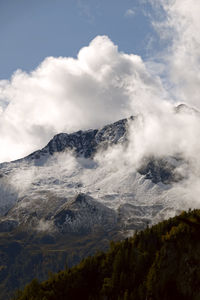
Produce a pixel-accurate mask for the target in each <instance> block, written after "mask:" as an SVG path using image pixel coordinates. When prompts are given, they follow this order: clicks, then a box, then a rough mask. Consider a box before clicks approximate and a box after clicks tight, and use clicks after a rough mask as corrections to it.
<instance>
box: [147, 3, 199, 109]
mask: <svg viewBox="0 0 200 300" xmlns="http://www.w3.org/2000/svg"><path fill="white" fill-rule="evenodd" d="M151 2H152V3H153V5H154V6H155V8H156V10H157V11H158V7H159V6H160V7H161V8H162V14H161V16H162V20H161V21H159V22H155V23H154V25H155V26H156V29H157V30H158V32H159V33H160V36H161V37H162V38H163V37H164V38H166V39H168V42H169V44H168V45H169V46H168V48H167V51H164V59H165V65H166V67H167V72H168V75H169V80H170V81H171V84H172V86H173V88H174V89H173V92H174V95H175V96H176V98H179V99H182V101H184V102H187V103H190V104H192V105H194V106H196V107H200V101H199V94H200V52H199V48H200V30H199V28H200V18H199V11H200V2H199V1H196V0H191V1H189V2H188V1H187V0H175V1H169V0H168V1H161V0H151Z"/></svg>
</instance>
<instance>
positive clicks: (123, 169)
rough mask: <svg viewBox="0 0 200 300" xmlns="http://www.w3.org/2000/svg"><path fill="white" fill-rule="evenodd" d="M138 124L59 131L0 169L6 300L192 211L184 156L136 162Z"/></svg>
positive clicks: (0, 268) (1, 275) (0, 269)
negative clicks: (50, 273) (40, 146)
mask: <svg viewBox="0 0 200 300" xmlns="http://www.w3.org/2000/svg"><path fill="white" fill-rule="evenodd" d="M185 109H187V108H186V107H185V106H180V107H177V108H176V110H175V113H176V114H181V113H182V111H183V112H185ZM189 113H194V112H193V111H192V112H191V110H190V112H189ZM195 113H196V112H195ZM137 126H138V117H131V118H129V119H124V120H120V121H117V122H115V123H113V124H110V125H107V126H105V127H103V128H101V129H94V130H93V129H91V130H87V131H78V132H75V133H70V134H67V133H61V134H58V135H56V136H54V137H53V139H52V140H51V141H50V142H49V143H48V144H47V145H46V146H45V147H44V148H43V149H41V150H38V151H36V152H34V153H32V154H30V155H28V156H27V157H25V158H22V159H19V160H17V161H13V162H8V163H2V164H0V258H1V265H0V281H1V283H0V288H1V291H2V292H1V293H0V298H1V297H2V299H4V298H5V295H7V294H8V293H9V292H8V291H11V292H12V291H13V290H14V289H15V288H17V287H22V286H23V285H24V284H25V283H26V282H28V281H29V280H31V278H33V277H35V276H37V277H38V278H39V279H45V278H47V274H48V271H49V270H52V271H57V270H58V269H60V268H62V266H63V264H65V262H66V261H67V263H68V264H69V265H70V266H71V265H73V264H75V263H77V262H79V261H80V259H81V258H83V257H85V256H87V255H89V254H93V253H94V252H95V251H96V250H98V249H103V250H105V249H106V248H107V247H108V244H109V240H113V239H114V240H117V239H121V238H123V237H126V236H129V235H131V234H132V233H133V232H134V231H135V230H140V229H143V228H145V227H147V226H148V225H151V224H155V223H157V222H158V221H160V220H163V219H167V218H168V217H171V216H174V215H175V214H177V213H179V212H180V211H182V210H183V208H184V209H188V208H189V207H190V203H188V201H187V200H188V199H187V197H186V198H185V193H184V190H182V185H184V179H185V176H186V175H187V174H186V175H185V174H183V173H181V172H180V170H181V167H182V165H184V164H187V162H185V161H184V160H183V158H182V157H181V156H180V155H177V156H173V157H171V156H168V157H163V156H162V157H152V156H146V157H144V158H143V159H142V161H141V163H140V164H139V165H135V164H134V163H132V159H131V157H134V155H135V153H134V148H132V146H131V142H132V140H131V135H130V132H133V131H137V129H138V127H137ZM177 189H178V193H179V196H180V197H178V198H177ZM22 266H23V267H22ZM30 270H32V272H31V273H30ZM11 274H12V275H11Z"/></svg>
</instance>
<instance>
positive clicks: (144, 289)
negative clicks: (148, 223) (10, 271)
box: [15, 210, 200, 300]
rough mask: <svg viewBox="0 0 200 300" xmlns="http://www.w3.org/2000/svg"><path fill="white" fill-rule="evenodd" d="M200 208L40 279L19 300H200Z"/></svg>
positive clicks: (17, 297)
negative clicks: (41, 280) (43, 279)
mask: <svg viewBox="0 0 200 300" xmlns="http://www.w3.org/2000/svg"><path fill="white" fill-rule="evenodd" d="M199 233H200V210H194V211H189V212H187V213H186V212H183V213H182V214H181V215H180V216H177V217H174V218H171V219H169V220H167V221H163V222H160V223H159V224H157V225H155V226H153V227H151V228H146V229H145V230H144V231H141V232H139V233H136V234H135V235H134V236H133V237H132V238H127V239H126V240H124V241H122V242H116V243H111V246H110V249H109V250H108V252H106V253H103V252H99V253H97V254H96V255H94V256H91V257H88V258H86V259H84V260H83V261H82V262H81V263H80V264H78V265H77V266H75V267H72V268H66V269H65V270H64V271H60V272H59V273H57V274H51V275H50V277H49V279H48V280H47V281H44V282H42V283H39V282H38V280H37V279H34V280H33V281H32V282H31V283H30V284H28V285H27V286H26V287H25V289H24V291H22V292H18V294H17V295H16V297H15V300H26V299H29V300H33V299H34V300H44V299H46V300H63V299H71V300H73V299H74V300H76V299H85V300H86V299H87V300H89V299H96V300H97V299H107V300H109V299H113V300H116V299H120V300H121V299H122V300H125V299H130V300H134V299H135V300H160V299H163V300H172V299H176V300H178V299H180V300H186V299H187V300H188V299H190V300H198V299H200V240H199Z"/></svg>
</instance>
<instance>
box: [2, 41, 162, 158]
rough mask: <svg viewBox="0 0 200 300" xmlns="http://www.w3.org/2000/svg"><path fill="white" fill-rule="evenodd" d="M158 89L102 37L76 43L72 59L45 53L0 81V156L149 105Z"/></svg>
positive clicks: (132, 59) (136, 60)
mask: <svg viewBox="0 0 200 300" xmlns="http://www.w3.org/2000/svg"><path fill="white" fill-rule="evenodd" d="M162 94H163V91H162V85H161V82H160V79H159V78H157V77H156V76H152V75H151V74H150V73H149V72H148V71H147V69H146V67H145V64H144V62H143V61H142V59H141V58H140V57H139V56H137V55H133V54H131V55H127V54H124V53H122V52H119V51H118V48H117V46H115V45H114V44H113V43H112V42H111V40H110V39H109V38H108V37H106V36H98V37H96V38H95V39H94V40H93V41H92V42H91V43H90V45H89V46H88V47H84V48H82V49H81V50H80V52H79V54H78V57H77V59H73V58H69V57H58V58H54V57H47V58H46V59H45V60H44V61H43V62H42V63H41V65H39V66H38V68H37V69H36V70H34V71H33V72H32V73H30V74H28V73H25V72H23V71H21V70H18V71H16V72H15V73H14V74H13V76H12V78H11V80H10V81H0V103H2V107H1V114H0V144H1V147H0V161H5V160H13V159H17V158H20V157H23V156H25V155H26V154H29V153H30V152H32V151H34V150H36V149H38V148H40V147H42V146H44V145H45V144H46V143H47V142H48V141H49V139H50V138H51V137H52V136H53V135H54V134H56V133H59V132H72V131H75V130H79V129H84V128H92V127H93V128H94V127H99V126H102V125H104V124H106V123H109V122H112V121H115V120H118V119H120V118H124V117H126V116H129V115H131V114H133V113H134V114H135V113H137V112H138V111H141V109H142V110H144V107H152V109H153V106H154V105H155V103H157V102H158V99H159V101H160V97H162ZM142 103H143V104H142ZM144 103H146V105H144Z"/></svg>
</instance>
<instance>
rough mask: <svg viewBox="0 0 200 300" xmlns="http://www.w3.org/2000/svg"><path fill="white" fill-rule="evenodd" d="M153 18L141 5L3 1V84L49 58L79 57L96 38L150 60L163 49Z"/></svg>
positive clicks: (124, 0)
mask: <svg viewBox="0 0 200 300" xmlns="http://www.w3.org/2000/svg"><path fill="white" fill-rule="evenodd" d="M150 12H151V8H150V6H149V5H148V4H147V3H146V4H145V3H143V1H141V0H140V1H137V0H109V1H108V0H107V1H106V0H101V1H100V0H84V1H83V0H34V1H32V0H17V1H16V0H1V1H0V36H1V46H0V79H9V78H10V76H11V75H12V73H13V72H14V71H15V70H16V69H18V68H20V69H22V70H25V71H31V70H33V69H34V68H36V67H37V66H38V64H39V63H41V62H42V61H43V59H44V58H45V57H47V56H55V57H57V56H72V57H76V55H77V53H78V51H79V50H80V48H82V47H83V46H86V45H88V44H89V42H90V41H91V40H92V39H93V38H95V37H96V36H97V35H108V36H109V37H110V39H111V40H112V41H113V42H114V43H115V44H117V45H118V47H119V50H120V51H124V52H126V53H134V54H138V55H140V56H142V58H143V59H145V58H146V57H148V56H149V55H152V53H153V52H155V50H156V51H157V49H155V48H154V47H155V45H156V48H158V39H157V35H156V33H155V31H154V30H153V28H152V25H151V20H150V18H149V17H148V15H149V14H150ZM155 41H156V42H155Z"/></svg>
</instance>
